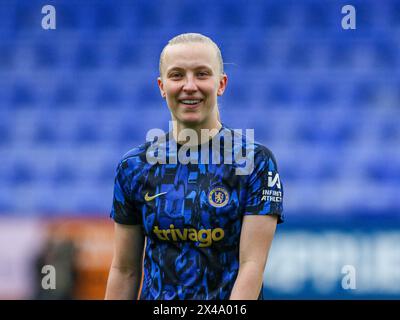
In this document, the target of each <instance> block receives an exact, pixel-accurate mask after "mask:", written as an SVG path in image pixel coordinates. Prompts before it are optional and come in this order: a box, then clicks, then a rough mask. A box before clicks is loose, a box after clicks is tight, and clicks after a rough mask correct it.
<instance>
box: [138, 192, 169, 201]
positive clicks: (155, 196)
mask: <svg viewBox="0 0 400 320" xmlns="http://www.w3.org/2000/svg"><path fill="white" fill-rule="evenodd" d="M166 193H167V192H161V193H157V194H155V195H154V196H149V193H148V192H147V193H146V194H145V195H144V200H146V201H151V200H153V199H155V198H157V197H159V196H162V195H163V194H166Z"/></svg>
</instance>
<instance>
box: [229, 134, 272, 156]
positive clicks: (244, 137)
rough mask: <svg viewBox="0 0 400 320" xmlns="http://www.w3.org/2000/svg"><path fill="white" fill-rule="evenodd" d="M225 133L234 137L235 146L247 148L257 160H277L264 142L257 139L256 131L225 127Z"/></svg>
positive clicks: (248, 152)
mask: <svg viewBox="0 0 400 320" xmlns="http://www.w3.org/2000/svg"><path fill="white" fill-rule="evenodd" d="M224 133H228V134H230V135H231V136H232V137H233V144H234V148H235V149H237V148H242V149H245V150H246V151H247V152H246V153H247V154H251V155H253V156H254V158H255V160H260V161H261V160H263V159H264V160H265V159H271V160H272V161H274V162H276V160H275V156H274V153H273V152H272V151H271V149H269V148H268V147H267V146H265V145H264V144H262V143H260V142H258V141H257V140H255V137H254V131H247V130H233V129H230V128H225V130H224Z"/></svg>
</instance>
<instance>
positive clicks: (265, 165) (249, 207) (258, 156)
mask: <svg viewBox="0 0 400 320" xmlns="http://www.w3.org/2000/svg"><path fill="white" fill-rule="evenodd" d="M267 214H271V215H277V216H278V223H282V222H283V221H284V216H283V186H282V182H281V180H280V177H279V173H278V167H277V163H276V160H275V157H274V155H273V154H272V152H271V151H270V150H269V149H267V148H265V147H261V148H260V150H258V151H257V152H256V153H255V156H254V170H253V172H252V173H251V174H250V176H249V179H248V184H247V199H246V207H245V211H244V215H267Z"/></svg>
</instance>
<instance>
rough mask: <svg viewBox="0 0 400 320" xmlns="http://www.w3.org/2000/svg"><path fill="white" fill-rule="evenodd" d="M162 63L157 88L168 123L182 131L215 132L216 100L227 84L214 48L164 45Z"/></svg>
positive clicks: (216, 122)
mask: <svg viewBox="0 0 400 320" xmlns="http://www.w3.org/2000/svg"><path fill="white" fill-rule="evenodd" d="M162 59H163V61H162V70H161V76H160V77H159V78H158V86H159V88H160V92H161V95H162V96H163V97H165V98H166V100H167V104H168V108H169V110H170V112H171V115H172V119H173V120H176V121H177V122H178V123H180V124H182V125H183V126H185V127H201V128H209V129H212V128H215V127H216V126H217V125H218V123H219V121H218V106H217V96H221V95H222V94H223V93H224V90H225V87H226V84H227V76H226V75H225V74H224V75H222V74H221V68H220V66H219V60H218V58H217V53H216V50H215V48H214V47H213V46H212V45H211V44H208V43H198V42H189V43H179V44H174V45H168V46H167V47H166V49H165V51H164V55H163V57H162Z"/></svg>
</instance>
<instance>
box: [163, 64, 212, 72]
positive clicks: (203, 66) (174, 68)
mask: <svg viewBox="0 0 400 320" xmlns="http://www.w3.org/2000/svg"><path fill="white" fill-rule="evenodd" d="M184 69H185V68H182V67H178V66H173V67H170V68H169V69H167V70H166V72H167V73H169V72H171V71H175V70H184ZM193 69H194V70H198V69H208V70H210V71H212V68H211V66H207V65H200V66H197V67H195V68H193Z"/></svg>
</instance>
